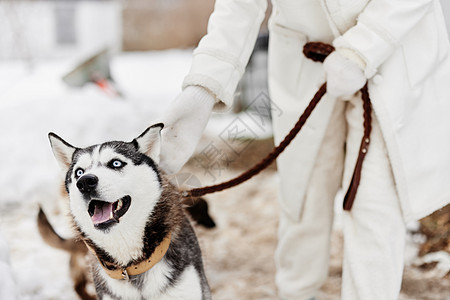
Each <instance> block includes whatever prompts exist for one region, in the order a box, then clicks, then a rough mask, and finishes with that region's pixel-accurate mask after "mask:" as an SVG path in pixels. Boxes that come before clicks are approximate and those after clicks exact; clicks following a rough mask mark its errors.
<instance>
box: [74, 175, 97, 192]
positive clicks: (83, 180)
mask: <svg viewBox="0 0 450 300" xmlns="http://www.w3.org/2000/svg"><path fill="white" fill-rule="evenodd" d="M97 184H98V177H97V176H95V175H93V174H86V175H84V176H81V177H80V179H78V181H77V187H78V189H79V190H80V192H82V193H90V192H92V191H94V190H95V188H96V187H97Z"/></svg>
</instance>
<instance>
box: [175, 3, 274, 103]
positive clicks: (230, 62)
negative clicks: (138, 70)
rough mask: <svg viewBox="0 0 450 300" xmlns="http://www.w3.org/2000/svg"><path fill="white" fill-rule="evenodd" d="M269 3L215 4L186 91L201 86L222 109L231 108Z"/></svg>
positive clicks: (187, 77)
mask: <svg viewBox="0 0 450 300" xmlns="http://www.w3.org/2000/svg"><path fill="white" fill-rule="evenodd" d="M266 8H267V0H216V3H215V7H214V12H213V13H212V14H211V16H210V19H209V22H208V31H207V34H206V35H205V36H204V37H203V38H202V39H201V41H200V43H199V45H198V47H197V48H196V49H195V50H194V53H193V60H192V64H191V69H190V71H189V73H188V75H187V76H186V77H185V79H184V81H183V89H184V88H186V87H187V86H189V85H199V86H202V87H204V88H206V89H208V90H209V91H210V92H211V93H213V94H214V96H215V97H216V99H217V100H218V103H217V104H216V107H215V108H216V109H220V107H221V106H224V105H225V106H227V107H229V106H231V104H232V102H233V94H234V91H235V89H236V87H237V84H238V82H239V80H240V78H241V77H242V74H243V73H244V70H245V66H246V65H247V63H248V60H249V58H250V55H251V53H252V51H253V48H254V45H255V42H256V38H257V36H258V33H259V29H260V26H261V23H262V21H263V19H264V16H265V11H266Z"/></svg>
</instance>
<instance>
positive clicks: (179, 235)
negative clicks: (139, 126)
mask: <svg viewBox="0 0 450 300" xmlns="http://www.w3.org/2000/svg"><path fill="white" fill-rule="evenodd" d="M162 128H163V125H162V124H156V125H153V126H151V127H149V128H148V129H147V130H146V131H144V133H142V134H141V135H140V136H139V137H137V138H136V139H134V140H133V141H132V142H118V141H113V142H107V143H103V144H100V145H94V146H90V147H87V148H76V147H73V146H72V145H70V144H69V143H67V142H65V141H64V140H63V139H61V138H60V137H58V136H57V135H56V134H54V133H50V134H49V139H50V143H51V146H52V150H53V153H54V155H55V157H56V159H57V161H58V162H59V164H60V165H61V166H62V168H63V169H64V171H65V172H67V173H66V180H65V187H66V190H67V192H68V193H69V198H70V210H71V214H72V216H73V221H74V226H75V228H76V229H77V231H78V232H79V235H80V238H81V239H83V240H84V241H85V242H86V243H87V244H88V245H89V246H91V248H93V249H94V250H95V252H96V255H97V256H98V257H99V258H101V259H102V260H103V261H106V262H109V263H114V264H118V265H120V266H129V265H130V264H134V263H138V262H140V261H142V260H143V259H145V257H148V256H149V255H150V254H151V253H152V252H153V250H154V249H155V247H156V246H157V245H159V243H160V242H161V241H162V240H163V239H164V237H165V236H166V235H167V234H168V233H169V232H170V233H171V243H170V246H169V249H168V251H167V253H166V255H165V256H164V258H163V259H162V260H161V261H160V262H159V263H157V264H156V265H155V266H154V267H153V268H151V269H150V270H149V271H147V272H145V273H143V274H141V275H136V276H130V279H129V280H117V279H112V278H110V277H109V276H108V275H107V274H106V273H105V271H104V270H103V268H102V267H101V266H100V264H99V262H98V260H97V259H93V260H92V265H93V268H92V270H93V277H94V283H95V288H96V292H97V296H98V297H99V299H140V300H141V299H159V300H166V299H167V300H174V299H193V300H194V299H198V300H207V299H210V298H211V296H210V290H209V286H208V283H207V281H206V277H205V274H204V270H203V263H202V258H201V251H200V247H199V245H198V241H197V238H196V236H195V233H194V231H193V228H192V227H191V224H190V221H189V220H188V218H187V217H186V215H185V214H184V212H183V209H182V206H181V200H180V199H181V197H180V195H179V193H178V192H177V190H176V189H175V188H174V186H172V185H171V184H170V183H169V182H168V181H167V180H166V179H165V177H164V174H162V172H161V171H160V170H159V169H158V166H157V164H158V162H159V151H160V139H161V138H160V131H161V129H162ZM86 178H88V179H89V178H91V179H92V178H96V180H94V181H93V180H85V179H86ZM124 197H125V198H124ZM118 199H127V201H126V202H127V205H129V207H128V209H127V210H126V212H125V213H124V214H123V215H121V214H122V213H120V214H118V215H116V211H121V210H123V208H122V209H121V210H119V209H118V208H117V210H114V214H115V215H114V217H113V218H111V219H109V220H106V221H105V220H103V219H104V216H103V215H102V214H99V213H97V211H96V212H95V214H96V215H100V216H102V218H103V219H102V222H101V223H98V220H97V224H94V222H93V220H94V219H93V218H95V217H93V216H92V214H93V211H94V209H93V207H94V206H96V205H97V203H104V204H107V205H108V207H109V203H115V205H117V201H118ZM128 200H130V201H128ZM95 201H96V202H95ZM93 203H96V204H95V205H94V204H93ZM121 204H122V201H121ZM124 205H125V204H124ZM105 207H106V206H105ZM114 207H115V206H114ZM95 209H97V208H95ZM89 210H90V212H89Z"/></svg>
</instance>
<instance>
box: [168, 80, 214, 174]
mask: <svg viewBox="0 0 450 300" xmlns="http://www.w3.org/2000/svg"><path fill="white" fill-rule="evenodd" d="M215 102H216V101H215V97H214V96H213V95H211V94H210V93H209V92H208V91H207V90H206V89H204V88H202V87H200V86H188V87H186V88H185V89H184V90H183V92H181V93H180V94H179V95H178V96H177V97H176V98H175V100H173V101H172V103H171V104H170V105H169V108H168V110H167V111H166V112H165V114H164V115H163V117H162V119H161V120H160V121H161V122H162V123H164V128H163V130H162V131H161V138H162V139H161V156H160V167H161V168H162V169H163V170H164V171H166V172H167V173H169V174H172V173H176V172H178V171H179V170H180V169H181V167H182V166H183V165H184V164H185V163H186V162H187V161H188V159H189V158H190V157H191V155H192V154H193V153H194V150H195V147H196V146H197V144H198V142H199V140H200V138H201V136H202V133H203V130H204V129H205V127H206V124H208V120H209V117H210V115H211V112H212V109H213V107H214V104H215Z"/></svg>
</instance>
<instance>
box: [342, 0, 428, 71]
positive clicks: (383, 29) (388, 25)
mask: <svg viewBox="0 0 450 300" xmlns="http://www.w3.org/2000/svg"><path fill="white" fill-rule="evenodd" d="M433 5H435V3H434V1H433V0H372V1H370V2H369V4H368V5H367V6H366V7H365V9H364V10H363V11H362V13H361V14H360V15H359V17H358V21H357V23H356V25H355V26H353V27H351V28H350V29H349V30H348V31H346V32H345V33H344V34H343V35H342V36H340V37H338V38H336V39H335V40H334V42H333V45H334V46H335V47H336V48H337V49H339V48H344V49H350V50H353V51H354V52H355V53H356V54H357V55H358V56H359V57H360V58H362V60H363V61H364V63H365V66H366V67H365V70H364V71H365V75H366V77H367V78H371V77H372V76H373V75H374V74H375V73H376V72H377V68H378V67H379V66H380V65H381V64H382V63H383V62H384V61H385V60H386V59H387V58H388V57H389V56H390V55H391V54H392V53H393V52H394V50H395V49H396V48H397V47H398V45H399V44H400V43H401V41H402V39H403V38H404V37H405V36H406V35H407V34H408V33H409V32H410V31H411V30H412V29H413V28H414V26H415V25H416V24H418V23H419V22H420V21H421V20H422V18H423V17H424V16H425V15H426V14H427V13H428V12H429V10H430V9H432V6H433Z"/></svg>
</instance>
